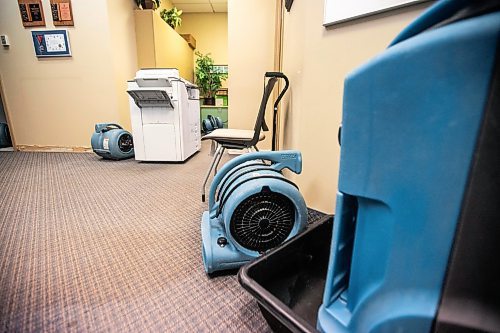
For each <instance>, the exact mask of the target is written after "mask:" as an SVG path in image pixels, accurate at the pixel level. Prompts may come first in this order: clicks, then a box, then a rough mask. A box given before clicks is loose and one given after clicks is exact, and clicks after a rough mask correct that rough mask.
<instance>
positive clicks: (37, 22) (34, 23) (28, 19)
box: [17, 0, 45, 27]
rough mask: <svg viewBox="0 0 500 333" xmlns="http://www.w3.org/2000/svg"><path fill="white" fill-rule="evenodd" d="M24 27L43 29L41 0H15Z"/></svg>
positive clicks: (43, 20)
mask: <svg viewBox="0 0 500 333" xmlns="http://www.w3.org/2000/svg"><path fill="white" fill-rule="evenodd" d="M17 3H18V5H19V13H20V14H21V20H22V22H23V26H24V27H44V26H45V16H44V15H43V7H42V1H41V0H17Z"/></svg>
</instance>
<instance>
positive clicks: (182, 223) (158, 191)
mask: <svg viewBox="0 0 500 333" xmlns="http://www.w3.org/2000/svg"><path fill="white" fill-rule="evenodd" d="M208 150H209V146H208V145H207V144H206V143H205V144H204V146H203V150H202V151H201V152H199V153H197V154H196V155H195V156H193V157H192V158H191V159H189V160H188V161H187V162H185V163H138V162H136V161H135V160H133V159H132V160H125V161H107V160H102V159H101V158H99V157H97V156H96V155H94V154H74V153H73V154H72V153H27V152H0V332H42V331H43V332H54V331H70V332H73V331H74V332H83V331H91V332H96V331H98V332H102V331H108V332H144V331H148V332H157V331H163V332H164V331H168V332H173V331H176V332H215V331H218V332H220V331H222V332H226V331H227V332H268V331H269V330H270V329H269V327H268V326H267V324H266V322H265V320H264V319H263V318H262V316H261V314H260V311H259V309H258V307H257V303H256V301H255V300H254V299H253V298H252V297H251V296H250V295H249V294H248V293H247V292H246V291H244V290H243V289H242V287H241V286H240V285H239V283H238V281H237V278H236V276H234V275H229V276H220V277H216V278H212V279H211V278H209V277H207V275H206V274H205V272H204V270H203V264H202V260H201V236H200V218H201V215H202V212H203V211H204V210H205V209H206V207H207V204H206V203H202V202H201V198H200V193H199V192H200V186H201V182H202V179H203V176H204V173H205V171H206V170H207V168H208V165H209V161H210V158H211V157H210V156H209V155H208ZM321 215H322V214H321V213H317V212H314V211H311V213H310V220H314V219H317V218H318V217H320V216H321Z"/></svg>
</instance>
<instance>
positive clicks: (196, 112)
mask: <svg viewBox="0 0 500 333" xmlns="http://www.w3.org/2000/svg"><path fill="white" fill-rule="evenodd" d="M127 92H128V94H129V95H130V118H131V122H132V132H133V138H134V150H135V159H136V160H138V161H170V162H175V161H184V160H186V159H187V158H188V157H189V156H191V155H193V154H194V153H195V152H197V151H198V150H200V147H201V143H200V103H199V95H200V94H199V90H198V88H197V86H195V85H194V84H192V83H191V82H189V81H186V80H184V79H183V78H181V77H180V76H179V71H178V70H177V69H173V68H165V69H163V68H151V69H141V70H139V71H138V72H137V73H136V76H135V79H133V80H130V81H128V89H127Z"/></svg>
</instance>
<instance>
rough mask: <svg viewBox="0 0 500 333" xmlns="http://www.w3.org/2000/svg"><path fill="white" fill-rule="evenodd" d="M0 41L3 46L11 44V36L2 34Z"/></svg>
mask: <svg viewBox="0 0 500 333" xmlns="http://www.w3.org/2000/svg"><path fill="white" fill-rule="evenodd" d="M0 42H1V44H2V46H9V45H10V43H9V37H8V36H7V35H0Z"/></svg>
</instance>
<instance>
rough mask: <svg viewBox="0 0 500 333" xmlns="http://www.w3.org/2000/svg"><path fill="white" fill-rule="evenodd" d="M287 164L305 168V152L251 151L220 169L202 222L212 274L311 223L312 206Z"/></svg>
mask: <svg viewBox="0 0 500 333" xmlns="http://www.w3.org/2000/svg"><path fill="white" fill-rule="evenodd" d="M285 168H288V169H290V170H291V171H293V172H295V173H300V172H301V171H302V157H301V154H300V152H298V151H279V152H257V153H250V154H245V155H242V156H239V157H237V158H235V159H233V160H231V161H229V162H228V163H226V164H225V165H224V166H223V167H222V169H221V170H220V171H219V172H218V173H217V175H216V176H215V178H214V180H213V182H212V185H211V186H210V194H209V210H208V211H206V212H204V213H203V217H202V221H201V234H202V239H203V253H202V255H203V263H204V266H205V271H206V272H207V273H213V272H214V271H219V270H227V269H234V268H238V267H240V266H241V265H243V264H245V263H247V262H248V261H250V260H252V259H254V258H255V257H257V256H259V255H260V254H262V253H264V252H266V251H268V250H270V249H272V248H273V247H276V246H277V245H279V244H281V243H283V242H284V241H286V240H288V239H290V238H291V237H293V236H295V235H296V234H297V233H299V232H300V231H302V230H303V229H304V228H305V227H306V224H307V207H306V204H305V202H304V199H303V198H302V195H301V194H300V192H299V190H298V189H297V186H296V185H295V184H294V183H292V182H291V181H289V180H288V179H286V178H285V177H284V176H283V175H282V174H281V171H282V170H283V169H285Z"/></svg>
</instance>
